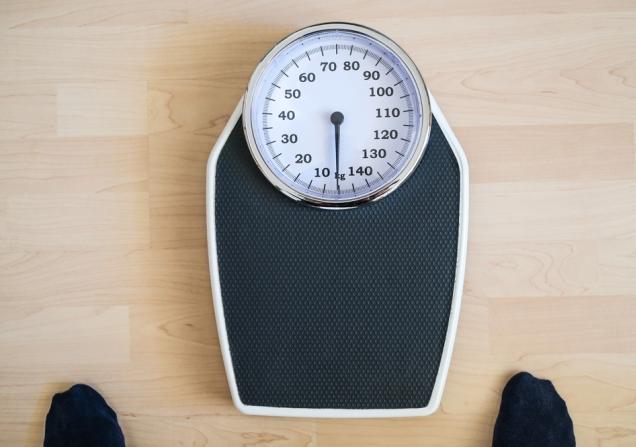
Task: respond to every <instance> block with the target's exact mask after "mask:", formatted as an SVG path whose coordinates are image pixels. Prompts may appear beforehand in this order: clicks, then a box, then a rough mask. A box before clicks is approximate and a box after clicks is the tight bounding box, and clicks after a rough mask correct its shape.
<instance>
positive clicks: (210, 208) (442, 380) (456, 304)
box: [206, 91, 469, 418]
mask: <svg viewBox="0 0 636 447" xmlns="http://www.w3.org/2000/svg"><path fill="white" fill-rule="evenodd" d="M428 94H429V100H430V103H431V113H432V114H433V116H434V117H435V119H436V121H437V123H438V124H439V126H440V128H441V130H442V132H443V134H444V136H445V137H446V140H447V141H448V143H449V144H450V147H451V149H452V151H453V154H454V155H455V158H456V159H457V163H458V165H459V171H460V199H459V204H460V211H459V234H458V243H457V266H456V269H455V286H454V289H453V298H452V302H451V310H450V316H449V320H448V326H447V329H446V340H445V342H444V349H443V351H442V358H441V360H440V364H439V369H438V370H437V378H436V379H435V385H434V387H433V392H432V393H431V398H430V399H429V402H428V405H426V406H425V407H421V408H399V409H381V408H378V409H359V410H358V409H340V408H286V407H264V406H254V405H246V404H244V403H243V402H242V401H241V397H240V396H239V392H238V387H237V385H236V378H235V376H234V367H233V364H232V353H231V352H230V345H229V341H228V337H227V329H226V327H225V314H224V311H223V300H222V298H221V283H220V278H219V260H218V257H217V247H216V226H215V195H214V194H215V190H214V188H215V183H216V167H217V162H218V160H219V156H220V155H221V152H222V151H223V148H224V146H225V143H226V141H227V138H228V137H229V136H230V133H231V132H232V131H233V130H234V128H235V127H236V123H237V122H238V120H239V118H240V117H241V113H242V110H243V98H241V100H240V101H239V103H238V105H237V106H236V108H235V109H234V112H233V113H232V115H231V116H230V119H229V120H228V122H227V124H226V126H225V128H224V129H223V131H222V132H221V134H220V135H219V138H218V140H217V141H216V143H215V145H214V147H213V148H212V152H211V153H210V157H209V158H208V166H207V179H206V182H207V185H206V216H207V232H208V256H209V265H210V281H211V283H212V297H213V301H214V313H215V315H216V326H217V329H218V332H219V342H220V345H221V352H222V355H223V363H224V365H225V373H226V375H227V381H228V384H229V387H230V394H231V395H232V401H233V402H234V405H235V406H236V408H237V409H238V410H239V411H241V412H242V413H244V414H249V415H258V416H284V417H311V418H388V417H412V416H429V415H431V414H433V413H435V411H437V409H438V408H439V406H440V403H441V400H442V393H443V391H444V386H445V384H446V378H447V376H448V369H449V366H450V361H451V357H452V353H453V346H454V344H455V335H456V333H457V325H458V322H459V310H460V308H461V301H462V291H463V287H464V273H465V268H466V251H467V242H468V194H469V191H468V190H469V188H468V185H469V182H468V160H467V159H466V155H465V153H464V150H463V149H462V147H461V145H460V144H459V141H458V140H457V137H456V136H455V134H454V133H453V131H452V129H451V127H450V125H449V124H448V121H447V120H446V118H445V117H444V114H443V113H442V111H441V110H440V108H439V106H438V104H437V101H436V100H435V98H434V97H433V95H432V94H431V92H430V91H429V92H428ZM422 162H423V163H424V162H425V161H422ZM365 206H373V205H365ZM323 212H325V213H328V212H334V211H328V210H325V211H323ZM335 212H338V211H335Z"/></svg>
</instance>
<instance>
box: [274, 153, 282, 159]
mask: <svg viewBox="0 0 636 447" xmlns="http://www.w3.org/2000/svg"><path fill="white" fill-rule="evenodd" d="M281 155H283V153H282V152H281V153H280V154H278V155H276V156H275V157H274V158H272V160H276V159H277V158H278V157H280V156H281Z"/></svg>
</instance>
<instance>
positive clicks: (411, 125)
mask: <svg viewBox="0 0 636 447" xmlns="http://www.w3.org/2000/svg"><path fill="white" fill-rule="evenodd" d="M402 125H403V126H404V127H413V124H402Z"/></svg>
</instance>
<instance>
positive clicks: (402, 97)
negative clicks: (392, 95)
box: [400, 93, 411, 99]
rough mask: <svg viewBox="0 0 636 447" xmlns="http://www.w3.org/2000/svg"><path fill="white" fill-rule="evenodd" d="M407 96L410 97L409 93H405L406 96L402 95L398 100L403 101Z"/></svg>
mask: <svg viewBox="0 0 636 447" xmlns="http://www.w3.org/2000/svg"><path fill="white" fill-rule="evenodd" d="M407 96H411V94H410V93H407V94H406V95H404V96H400V99H404V98H406V97H407Z"/></svg>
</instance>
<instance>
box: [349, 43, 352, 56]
mask: <svg viewBox="0 0 636 447" xmlns="http://www.w3.org/2000/svg"><path fill="white" fill-rule="evenodd" d="M352 54H353V45H351V49H350V50H349V56H351V55H352Z"/></svg>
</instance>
